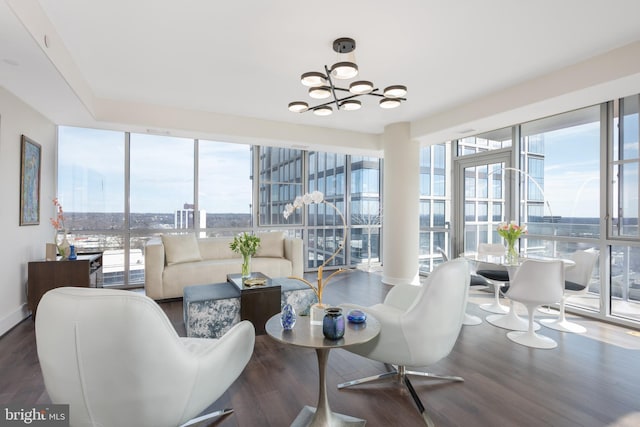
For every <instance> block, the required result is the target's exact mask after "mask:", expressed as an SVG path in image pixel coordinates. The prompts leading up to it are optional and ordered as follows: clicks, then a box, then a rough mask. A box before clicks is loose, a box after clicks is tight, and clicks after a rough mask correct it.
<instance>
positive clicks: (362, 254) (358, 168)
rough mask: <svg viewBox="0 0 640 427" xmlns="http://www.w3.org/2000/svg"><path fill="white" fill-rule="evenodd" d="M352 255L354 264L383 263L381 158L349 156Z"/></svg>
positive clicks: (370, 264)
mask: <svg viewBox="0 0 640 427" xmlns="http://www.w3.org/2000/svg"><path fill="white" fill-rule="evenodd" d="M350 159H351V161H350V169H351V184H350V186H351V191H350V193H349V194H350V196H351V203H350V215H349V219H348V220H349V222H350V225H351V226H350V230H351V241H350V245H349V247H350V255H351V264H352V265H354V264H355V265H363V266H366V268H367V269H372V268H373V267H375V266H378V265H379V263H380V249H381V247H380V244H381V240H380V231H381V227H382V217H383V214H384V213H383V211H382V202H381V198H380V182H381V177H380V172H381V168H380V159H378V158H375V157H363V156H350Z"/></svg>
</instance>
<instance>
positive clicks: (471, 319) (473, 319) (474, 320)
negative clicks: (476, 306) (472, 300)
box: [462, 313, 482, 326]
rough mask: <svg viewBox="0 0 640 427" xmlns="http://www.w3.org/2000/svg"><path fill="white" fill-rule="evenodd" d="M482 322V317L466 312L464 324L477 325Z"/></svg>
mask: <svg viewBox="0 0 640 427" xmlns="http://www.w3.org/2000/svg"><path fill="white" fill-rule="evenodd" d="M481 323H482V319H481V318H479V317H478V316H474V315H472V314H469V313H465V314H464V320H463V321H462V324H463V325H464V326H476V325H479V324H481Z"/></svg>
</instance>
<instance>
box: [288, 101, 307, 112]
mask: <svg viewBox="0 0 640 427" xmlns="http://www.w3.org/2000/svg"><path fill="white" fill-rule="evenodd" d="M308 109H309V104H307V103H306V102H302V101H296V102H290V103H289V111H291V112H292V113H304V112H305V111H307V110H308Z"/></svg>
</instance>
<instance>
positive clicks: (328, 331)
mask: <svg viewBox="0 0 640 427" xmlns="http://www.w3.org/2000/svg"><path fill="white" fill-rule="evenodd" d="M322 333H323V334H324V336H325V338H327V339H330V340H339V339H340V338H342V337H343V336H344V315H343V314H342V309H341V308H340V307H330V308H327V309H326V310H325V314H324V319H323V320H322Z"/></svg>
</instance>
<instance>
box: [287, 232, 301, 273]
mask: <svg viewBox="0 0 640 427" xmlns="http://www.w3.org/2000/svg"><path fill="white" fill-rule="evenodd" d="M302 249H303V247H302V239H300V238H297V237H285V239H284V257H285V258H286V259H288V260H289V261H291V275H292V276H296V277H302V275H303V274H304V262H303V258H302Z"/></svg>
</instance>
